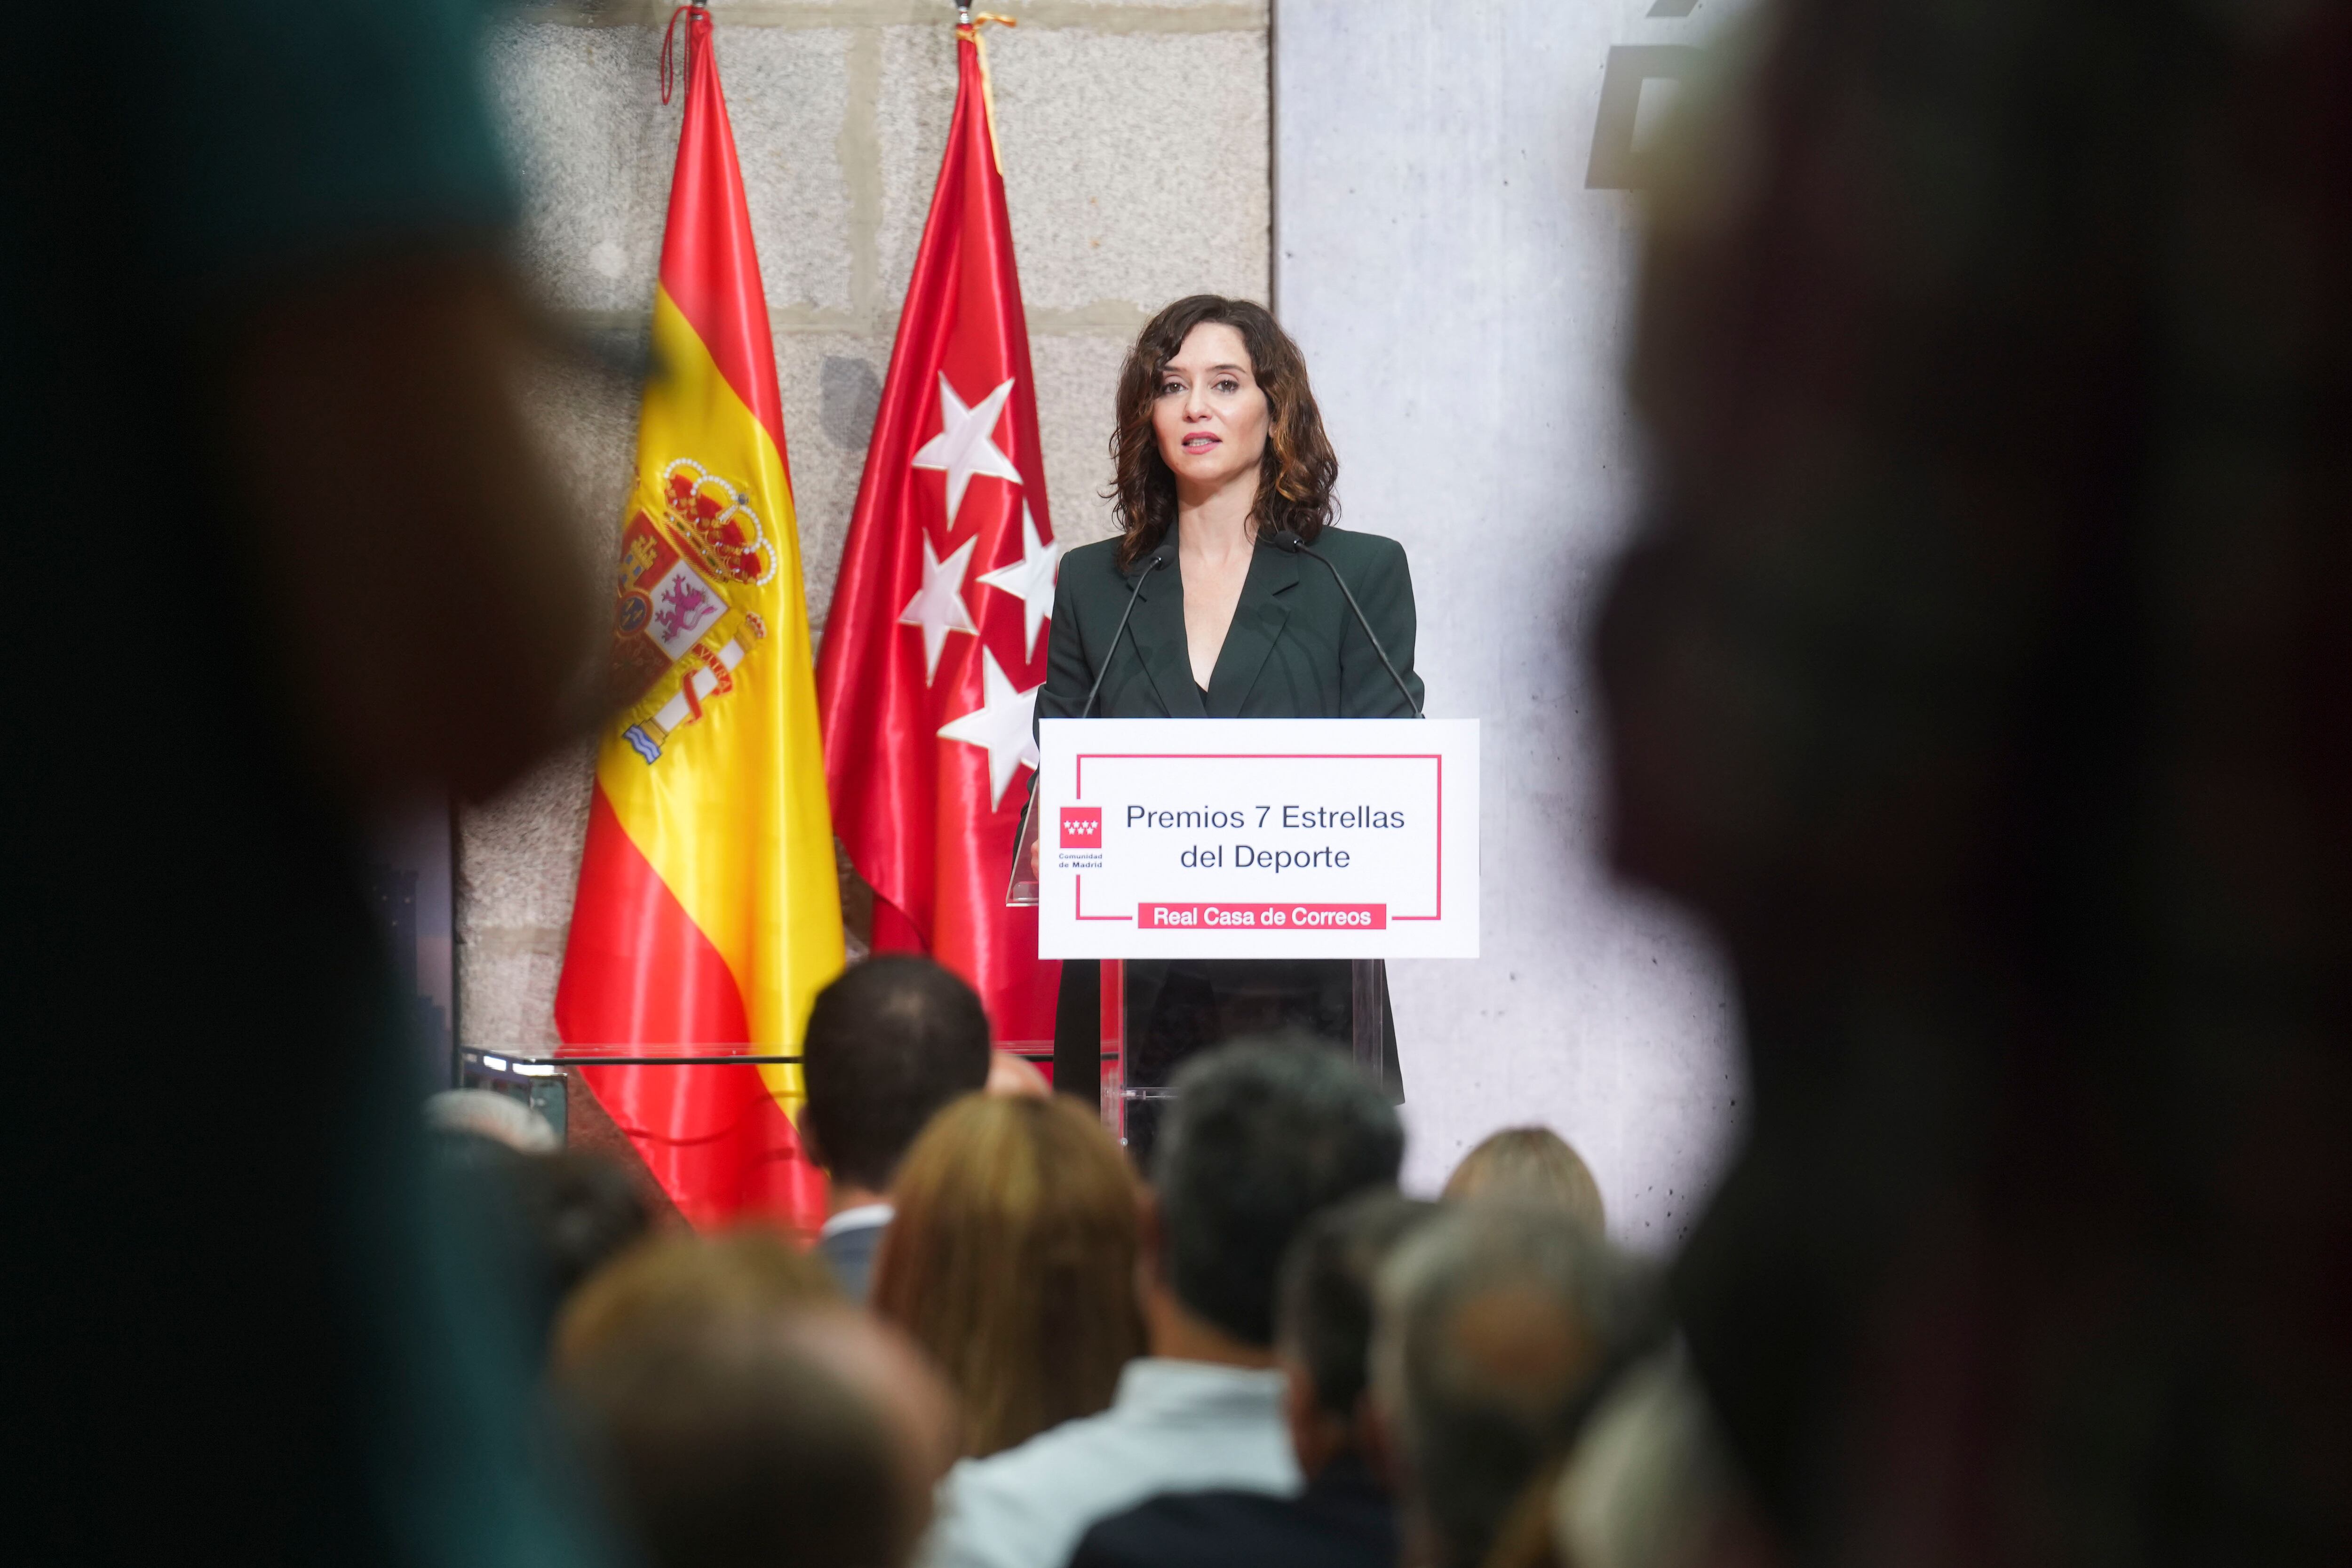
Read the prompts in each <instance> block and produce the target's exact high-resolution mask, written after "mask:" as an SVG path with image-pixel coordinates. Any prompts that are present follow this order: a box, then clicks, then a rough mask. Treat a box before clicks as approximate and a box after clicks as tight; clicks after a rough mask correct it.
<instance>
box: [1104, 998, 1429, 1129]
mask: <svg viewBox="0 0 2352 1568" xmlns="http://www.w3.org/2000/svg"><path fill="white" fill-rule="evenodd" d="M1066 962H1068V963H1083V962H1086V961H1085V960H1079V959H1072V960H1066ZM1097 962H1099V963H1101V965H1102V1024H1101V1026H1102V1117H1103V1125H1105V1126H1106V1127H1108V1128H1109V1129H1110V1131H1111V1132H1112V1134H1113V1135H1114V1136H1115V1137H1117V1138H1118V1141H1119V1142H1121V1143H1123V1144H1125V1145H1126V1146H1127V1148H1128V1151H1129V1153H1130V1154H1132V1155H1133V1156H1134V1157H1135V1158H1136V1159H1137V1160H1139V1161H1140V1160H1143V1159H1145V1158H1146V1157H1148V1156H1149V1155H1150V1152H1151V1148H1152V1145H1153V1143H1154V1142H1156V1141H1157V1140H1158V1137H1159V1131H1160V1116H1161V1115H1162V1113H1164V1112H1165V1111H1166V1110H1167V1109H1168V1106H1169V1104H1170V1102H1171V1101H1172V1100H1174V1099H1175V1091H1174V1089H1171V1087H1170V1085H1171V1081H1172V1080H1173V1079H1174V1078H1175V1076H1176V1074H1177V1072H1178V1070H1179V1069H1181V1068H1182V1067H1183V1065H1184V1063H1185V1062H1186V1061H1187V1060H1189V1059H1191V1058H1192V1056H1193V1055H1195V1054H1196V1053H1198V1052H1200V1051H1202V1050H1206V1049H1207V1048H1208V1047H1211V1046H1213V1045H1215V1044H1217V1043H1218V1042H1219V1041H1221V1040H1228V1039H1234V1038H1236V1037H1242V1036H1247V1035H1266V1034H1278V1033H1286V1032H1287V1033H1297V1034H1305V1035H1308V1036H1312V1037H1316V1038H1318V1039H1321V1040H1325V1041H1328V1043H1329V1044H1330V1045H1331V1046H1332V1047H1334V1048H1335V1049H1341V1050H1346V1051H1348V1052H1349V1053H1350V1054H1351V1055H1353V1057H1354V1058H1355V1061H1356V1065H1357V1067H1358V1068H1360V1069H1362V1070H1363V1072H1364V1073H1365V1074H1366V1075H1368V1076H1370V1077H1371V1078H1374V1079H1378V1078H1381V1076H1382V1068H1383V1063H1384V1060H1385V1057H1386V1049H1385V1047H1386V1037H1387V1027H1388V1016H1387V1015H1388V1008H1387V996H1386V994H1385V987H1384V986H1383V985H1382V984H1381V964H1380V961H1379V960H1377V959H1353V960H1349V959H1338V960H1321V961H1317V960H1298V959H1290V960H1282V959H1228V960H1222V961H1220V960H1201V959H1190V960H1188V959H1118V958H1106V959H1101V960H1098V961H1097Z"/></svg>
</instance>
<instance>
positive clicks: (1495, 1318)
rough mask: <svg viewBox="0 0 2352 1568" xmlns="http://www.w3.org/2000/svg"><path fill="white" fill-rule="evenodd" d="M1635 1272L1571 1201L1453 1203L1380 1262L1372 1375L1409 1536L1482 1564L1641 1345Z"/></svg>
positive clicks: (1424, 1546) (1449, 1556) (1446, 1564)
mask: <svg viewBox="0 0 2352 1568" xmlns="http://www.w3.org/2000/svg"><path fill="white" fill-rule="evenodd" d="M1641 1321H1642V1314H1641V1310H1640V1302H1639V1297H1638V1294H1637V1291H1636V1289H1635V1286H1634V1281H1633V1277H1632V1275H1631V1274H1630V1272H1629V1270H1628V1269H1627V1268H1626V1266H1625V1265H1624V1264H1622V1262H1621V1261H1619V1260H1618V1259H1617V1258H1615V1256H1614V1255H1613V1254H1612V1253H1611V1251H1610V1250H1609V1248H1608V1247H1607V1245H1606V1244H1605V1243H1604V1242H1603V1241H1601V1238H1600V1237H1597V1236H1594V1235H1593V1234H1592V1233H1591V1231H1590V1230H1588V1229H1586V1228H1585V1227H1584V1226H1580V1225H1578V1224H1576V1223H1574V1222H1572V1221H1570V1220H1568V1219H1567V1218H1566V1217H1565V1216H1563V1215H1561V1214H1560V1213H1559V1210H1557V1209H1547V1208H1542V1207H1536V1206H1529V1205H1511V1204H1504V1203H1499V1202H1496V1203H1472V1204H1466V1205H1461V1206H1459V1207H1449V1208H1447V1209H1446V1210H1445V1211H1444V1213H1442V1214H1440V1215H1438V1216H1436V1217H1435V1218H1433V1219H1432V1220H1430V1221H1429V1222H1428V1223H1426V1224H1425V1225H1423V1226H1420V1227H1419V1228H1418V1229H1416V1230H1415V1231H1414V1233H1413V1234H1412V1235H1411V1236H1409V1237H1406V1238H1405V1239H1404V1241H1403V1242H1402V1244H1401V1245H1400V1246H1399V1247H1398V1248H1397V1250H1396V1252H1395V1254H1394V1255H1393V1256H1392V1257H1391V1258H1389V1260H1388V1261H1387V1263H1386V1264H1385V1266H1384V1267H1383V1268H1382V1269H1381V1279H1380V1283H1379V1291H1378V1308H1377V1328H1376V1330H1375V1333H1374V1347H1373V1355H1372V1380H1373V1395H1374V1405H1375V1407H1376V1409H1377V1411H1378V1413H1379V1418H1380V1421H1381V1427H1382V1431H1383V1433H1384V1436H1385V1446H1386V1447H1387V1449H1388V1453H1389V1457H1390V1458H1391V1461H1392V1463H1393V1464H1394V1466H1395V1470H1396V1474H1395V1476H1394V1479H1395V1481H1396V1483H1397V1485H1398V1489H1399V1491H1400V1494H1401V1500H1402V1503H1403V1505H1404V1522H1405V1526H1406V1529H1407V1531H1408V1533H1409V1539H1412V1540H1414V1541H1415V1542H1417V1543H1418V1545H1419V1548H1420V1550H1421V1551H1422V1552H1423V1553H1424V1554H1425V1555H1426V1556H1427V1558H1428V1560H1429V1561H1430V1562H1432V1563H1434V1564H1436V1565H1437V1568H1477V1565H1478V1564H1479V1563H1483V1562H1485V1561H1486V1556H1487V1553H1488V1552H1489V1551H1490V1550H1491V1549H1492V1548H1493V1547H1494V1545H1495V1542H1496V1538H1497V1536H1498V1535H1499V1533H1500V1532H1501V1530H1502V1527H1503V1525H1504V1522H1505V1521H1506V1519H1507V1517H1508V1516H1509V1515H1510V1514H1511V1513H1512V1512H1513V1510H1514V1508H1515V1505H1517V1503H1518V1501H1519V1500H1520V1499H1521V1497H1522V1495H1523V1494H1525V1493H1526V1492H1527V1491H1528V1488H1529V1486H1530V1484H1531V1483H1533V1482H1534V1481H1535V1480H1536V1479H1538V1475H1539V1474H1540V1473H1541V1472H1542V1471H1543V1470H1544V1469H1545V1468H1546V1466H1547V1465H1548V1464H1550V1463H1552V1462H1553V1461H1555V1460H1556V1459H1557V1458H1558V1457H1559V1455H1560V1454H1562V1453H1563V1452H1564V1451H1565V1450H1566V1448H1567V1447H1568V1445H1569V1443H1570V1441H1571V1439H1572V1438H1573V1437H1574V1436H1575V1427H1576V1421H1577V1418H1578V1416H1579V1415H1580V1414H1581V1412H1582V1409H1583V1406H1584V1404H1585V1402H1586V1401H1587V1399H1588V1397H1589V1396H1590V1395H1591V1393H1592V1392H1593V1389H1594V1387H1595V1384H1596V1379H1597V1374H1599V1373H1601V1371H1602V1370H1603V1368H1604V1367H1605V1366H1606V1365H1608V1364H1609V1363H1611V1362H1612V1358H1614V1357H1615V1356H1616V1355H1618V1354H1619V1353H1621V1352H1622V1350H1623V1349H1624V1347H1626V1346H1627V1345H1628V1344H1630V1343H1631V1342H1632V1341H1633V1338H1634V1336H1635V1334H1636V1333H1637V1332H1638V1331H1639V1330H1640V1327H1641Z"/></svg>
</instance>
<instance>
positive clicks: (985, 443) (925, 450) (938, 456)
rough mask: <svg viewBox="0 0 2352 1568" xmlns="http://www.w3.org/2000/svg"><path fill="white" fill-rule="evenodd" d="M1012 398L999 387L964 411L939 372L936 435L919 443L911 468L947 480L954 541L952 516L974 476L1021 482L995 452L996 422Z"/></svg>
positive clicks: (1008, 388)
mask: <svg viewBox="0 0 2352 1568" xmlns="http://www.w3.org/2000/svg"><path fill="white" fill-rule="evenodd" d="M1012 395H1013V383H1012V382H1011V381H1010V380H1007V381H1006V382H1005V383H1004V384H1003V385H1002V386H1000V387H998V388H997V389H996V390H995V391H994V392H992V393H990V394H989V395H987V396H986V397H983V398H982V399H981V400H980V402H979V404H978V405H975V406H973V407H971V408H966V407H965V406H964V404H963V399H962V398H961V397H958V396H957V395H956V392H955V388H954V387H952V386H950V385H949V384H948V373H947V372H945V371H941V372H940V433H939V434H938V435H936V436H934V437H931V438H930V439H929V440H928V441H926V442H924V443H923V445H922V447H920V449H919V450H918V451H917V452H916V453H915V458H914V462H915V467H917V468H941V469H944V470H946V472H947V476H948V534H949V536H950V538H952V537H954V534H955V525H956V513H957V512H959V511H961V510H962V509H963V492H964V490H965V489H967V488H968V487H969V486H970V485H971V481H972V478H973V476H975V475H978V474H987V475H991V476H992V477H994V478H996V479H1010V480H1012V481H1013V483H1014V484H1016V485H1017V484H1019V483H1020V482H1021V470H1020V469H1018V468H1014V467H1013V459H1012V458H1008V457H1006V456H1005V455H1004V454H1003V452H1001V451H999V450H998V449H997V446H996V439H995V436H996V421H997V420H998V418H999V417H1000V416H1003V413H1004V400H1005V399H1006V398H1008V397H1010V396H1012Z"/></svg>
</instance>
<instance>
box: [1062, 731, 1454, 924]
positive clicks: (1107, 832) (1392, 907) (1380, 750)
mask: <svg viewBox="0 0 2352 1568" xmlns="http://www.w3.org/2000/svg"><path fill="white" fill-rule="evenodd" d="M1038 731H1039V733H1038V740H1039V749H1040V751H1041V752H1043V754H1044V763H1043V765H1042V766H1041V767H1040V769H1039V773H1038V784H1037V796H1036V816H1035V821H1036V829H1037V837H1038V856H1037V863H1038V864H1037V868H1038V900H1037V901H1038V908H1037V949H1038V953H1039V955H1040V956H1041V957H1045V958H1176V957H1194V958H1475V957H1477V956H1478V722H1477V721H1476V720H1475V719H1088V720H1075V719H1048V720H1046V721H1045V722H1044V723H1042V724H1041V725H1039V726H1038Z"/></svg>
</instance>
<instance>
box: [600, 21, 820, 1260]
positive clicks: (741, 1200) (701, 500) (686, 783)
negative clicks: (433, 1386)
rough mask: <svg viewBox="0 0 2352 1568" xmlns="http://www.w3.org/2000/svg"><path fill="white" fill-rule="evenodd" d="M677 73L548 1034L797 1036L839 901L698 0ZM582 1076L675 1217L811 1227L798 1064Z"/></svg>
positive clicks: (801, 625) (738, 189) (784, 496)
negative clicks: (587, 783)
mask: <svg viewBox="0 0 2352 1568" xmlns="http://www.w3.org/2000/svg"><path fill="white" fill-rule="evenodd" d="M686 83H687V88H686V118H685V124H684V126H683V128H682V130H681V132H680V135H679V141H678V149H677V172H676V174H675V175H674V177H673V180H672V184H671V186H670V204H669V225H668V229H667V233H666V234H665V236H664V237H663V241H662V257H661V277H660V282H659V285H658V286H657V287H656V289H655V291H654V318H653V347H654V360H655V370H654V375H653V379H652V380H651V381H650V382H648V383H647V384H646V394H645V405H644V410H643V413H642V414H641V415H640V416H639V423H638V426H637V481H636V489H635V493H634V494H633V495H632V496H631V498H630V500H629V504H628V506H627V508H626V510H625V514H624V516H625V521H624V522H623V524H622V530H621V559H620V566H619V575H618V580H617V582H616V583H615V584H614V622H613V657H614V668H615V671H616V673H617V677H618V679H619V680H620V682H621V687H622V695H623V696H624V697H625V698H626V699H627V706H626V707H625V708H624V709H623V710H621V712H620V714H619V716H618V717H617V718H616V719H615V720H614V722H613V725H612V729H611V731H610V732H609V733H608V734H607V735H606V736H605V738H604V747H603V750H602V752H601V753H600V754H599V756H598V758H597V762H596V786H595V795H594V798H593V804H592V805H591V807H590V816H589V822H588V843H587V847H586V849H585V851H584V852H583V855H582V857H581V865H580V888H579V892H578V894H577V895H576V897H575V899H574V901H573V905H572V934H571V939H570V944H569V946H568V947H567V948H566V950H565V952H564V955H563V975H562V981H561V983H560V984H559V987H558V989H557V992H556V998H555V1021H556V1026H557V1029H558V1031H559V1032H560V1033H561V1034H562V1037H563V1039H564V1041H565V1043H566V1044H567V1045H574V1046H614V1045H618V1046H639V1047H672V1046H696V1045H709V1046H740V1045H745V1044H751V1045H758V1046H764V1047H770V1049H769V1050H768V1051H767V1052H764V1053H761V1054H770V1055H792V1054H795V1053H794V1052H793V1045H794V1042H795V1041H796V1040H797V1038H798V1036H799V1031H800V1029H801V1028H802V1026H803V1023H804V1021H805V1020H806V1018H807V1016H808V1010H809V1005H810V1002H811V1000H812V999H813V998H814V995H815V994H816V992H817V989H818V988H819V987H820V986H822V985H824V983H825V982H827V981H828V980H831V979H832V978H833V977H834V975H835V974H836V973H839V972H840V969H841V963H842V940H841V900H840V891H839V884H838V882H837V880H836V876H835V862H834V852H833V828H832V825H831V823H830V822H829V821H828V820H827V816H826V812H825V798H824V769H823V764H822V763H820V762H819V761H818V753H817V722H816V694H815V690H814V687H813V685H812V684H811V679H810V662H809V636H808V612H807V606H806V601H805V600H804V598H803V593H802V587H801V563H800V549H799V542H798V536H797V534H796V533H795V531H794V526H793V495H792V484H791V479H790V475H789V473H788V471H787V469H786V467H785V461H784V422H783V410H782V401H781V399H780V398H779V396H778V395H777V391H776V362H775V350H774V344H773V342H772V339H771V338H770V336H769V332H768V306H767V300H766V299H765V297H764V296H763V295H762V294H761V289H760V269H759V263H758V259H757V258H755V257H754V256H753V254H752V250H751V219H750V215H749V213H748V212H747V210H746V208H745V206H744V202H743V179H742V174H741V173H740V169H739V168H738V166H737V164H736V161H735V141H734V136H733V134H732V132H730V131H729V129H728V123H727V102H726V100H725V99H724V98H722V97H721V96H720V94H719V68H718V65H717V64H716V62H715V61H714V60H713V59H712V58H711V51H710V16H709V13H708V12H706V11H704V10H703V9H702V8H701V7H699V6H697V7H695V8H694V9H693V10H692V11H690V12H689V13H688V22H687V68H686ZM584 1076H585V1077H586V1078H587V1079H588V1082H589V1084H590V1085H591V1087H592V1088H593V1089H594V1090H595V1093H596V1097H597V1099H598V1100H601V1101H603V1102H604V1107H605V1109H606V1110H608V1111H609V1112H610V1113H611V1115H612V1117H613V1119H614V1121H615V1122H617V1123H618V1124H619V1125H620V1127H621V1128H622V1129H623V1131H625V1132H627V1133H628V1135H629V1137H630V1139H631V1140H632V1141H633V1142H635V1145H636V1148H637V1151H638V1152H639V1153H641V1154H642V1155H643V1156H644V1157H645V1161H646V1164H647V1165H648V1166H650V1167H651V1168H652V1170H653V1173H654V1175H655V1176H656V1178H657V1179H658V1180H659V1181H660V1182H661V1184H662V1186H663V1187H664V1189H665V1190H667V1192H668V1194H669V1195H670V1197H671V1199H672V1200H673V1201H674V1202H675V1203H676V1204H677V1206H678V1208H679V1210H680V1211H681V1212H683V1213H684V1214H685V1215H686V1216H687V1217H688V1219H690V1220H692V1221H694V1222H695V1223H696V1224H698V1225H701V1224H709V1223H711V1222H714V1221H720V1220H725V1219H728V1218H730V1217H732V1216H735V1215H739V1214H742V1213H744V1212H745V1211H751V1210H756V1211H762V1212H765V1213H768V1214H770V1215H775V1216H777V1217H779V1218H781V1219H782V1220H784V1221H785V1222H787V1223H790V1224H793V1225H797V1226H805V1227H808V1228H811V1229H814V1226H816V1225H817V1224H819V1223H820V1222H821V1221H822V1220H823V1218H824V1178H823V1176H822V1175H821V1174H819V1173H818V1172H817V1171H816V1170H815V1169H814V1167H812V1166H811V1165H810V1164H809V1163H807V1161H806V1160H805V1159H804V1158H803V1156H802V1154H801V1151H800V1142H799V1140H798V1139H797V1138H796V1137H795V1136H794V1133H793V1122H792V1120H791V1116H790V1112H791V1111H792V1110H794V1109H796V1108H797V1105H798V1100H799V1092H800V1078H799V1068H797V1067H791V1066H782V1067H751V1066H741V1065H728V1066H718V1067H686V1068H679V1067H666V1066H655V1067H604V1068H586V1069H584Z"/></svg>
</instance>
